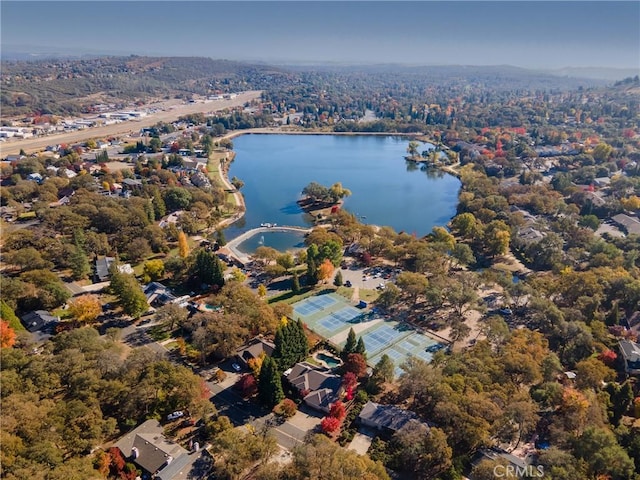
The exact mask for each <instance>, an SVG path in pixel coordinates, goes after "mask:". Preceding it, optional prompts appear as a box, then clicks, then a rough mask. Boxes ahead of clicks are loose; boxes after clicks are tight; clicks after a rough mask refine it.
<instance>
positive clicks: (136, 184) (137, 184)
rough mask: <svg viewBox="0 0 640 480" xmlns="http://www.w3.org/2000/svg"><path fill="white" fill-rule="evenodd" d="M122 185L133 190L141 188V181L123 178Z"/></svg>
mask: <svg viewBox="0 0 640 480" xmlns="http://www.w3.org/2000/svg"><path fill="white" fill-rule="evenodd" d="M122 185H124V186H126V187H127V188H128V189H129V190H135V189H138V188H142V180H136V179H134V178H125V179H124V180H122Z"/></svg>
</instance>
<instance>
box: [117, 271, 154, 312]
mask: <svg viewBox="0 0 640 480" xmlns="http://www.w3.org/2000/svg"><path fill="white" fill-rule="evenodd" d="M110 274H111V286H110V289H111V292H112V293H113V294H114V295H115V296H116V297H118V303H119V304H120V306H121V307H122V311H123V312H124V313H125V314H126V315H131V316H132V317H134V318H139V317H140V316H141V315H142V314H143V313H144V312H146V311H147V310H148V309H149V304H148V303H147V297H146V296H145V294H144V292H143V291H142V287H141V286H140V284H139V283H138V281H137V280H136V277H134V276H133V275H130V274H127V273H122V272H120V270H118V267H117V262H113V264H112V265H111V268H110Z"/></svg>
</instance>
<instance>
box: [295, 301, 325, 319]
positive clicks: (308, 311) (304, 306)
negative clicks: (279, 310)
mask: <svg viewBox="0 0 640 480" xmlns="http://www.w3.org/2000/svg"><path fill="white" fill-rule="evenodd" d="M320 310H322V308H321V307H316V306H315V305H311V304H310V303H300V304H298V305H296V307H295V308H294V309H293V311H294V312H296V313H297V314H298V315H302V316H303V317H308V316H309V315H313V314H314V313H316V312H319V311H320Z"/></svg>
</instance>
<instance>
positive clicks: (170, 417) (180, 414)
mask: <svg viewBox="0 0 640 480" xmlns="http://www.w3.org/2000/svg"><path fill="white" fill-rule="evenodd" d="M181 417H184V412H183V411H182V410H177V411H175V412H173V413H170V414H169V415H167V420H169V421H171V420H176V419H178V418H181Z"/></svg>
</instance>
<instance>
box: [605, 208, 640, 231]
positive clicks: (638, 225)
mask: <svg viewBox="0 0 640 480" xmlns="http://www.w3.org/2000/svg"><path fill="white" fill-rule="evenodd" d="M611 220H613V221H614V222H616V223H618V224H620V225H622V226H623V227H624V228H625V229H626V230H627V233H629V234H636V235H640V221H638V219H637V218H633V217H630V216H629V215H625V214H624V213H619V214H617V215H614V216H613V217H611Z"/></svg>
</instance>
